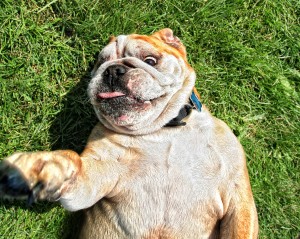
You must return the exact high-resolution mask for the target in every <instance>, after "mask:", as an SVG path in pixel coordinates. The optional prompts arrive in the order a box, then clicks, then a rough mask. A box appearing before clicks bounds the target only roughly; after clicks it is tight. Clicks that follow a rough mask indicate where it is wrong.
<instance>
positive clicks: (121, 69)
mask: <svg viewBox="0 0 300 239" xmlns="http://www.w3.org/2000/svg"><path fill="white" fill-rule="evenodd" d="M115 71H116V75H118V76H121V75H124V74H125V72H126V69H125V67H123V66H117V67H116V69H115Z"/></svg>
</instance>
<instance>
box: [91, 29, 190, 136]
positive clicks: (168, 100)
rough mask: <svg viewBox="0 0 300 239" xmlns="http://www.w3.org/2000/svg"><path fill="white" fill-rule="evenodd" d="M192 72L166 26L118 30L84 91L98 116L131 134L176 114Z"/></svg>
mask: <svg viewBox="0 0 300 239" xmlns="http://www.w3.org/2000/svg"><path fill="white" fill-rule="evenodd" d="M194 80H195V75H194V71H193V70H192V68H191V67H190V66H189V65H188V63H187V62H186V54H185V48H184V46H183V45H182V44H181V42H180V41H179V39H178V38H177V37H174V36H173V33H172V31H171V30H170V29H163V30H161V31H159V32H157V33H155V34H153V35H151V36H142V35H135V34H134V35H127V36H125V35H121V36H118V37H116V38H113V39H112V40H111V41H110V43H109V44H108V45H107V46H106V47H105V48H104V49H103V50H102V51H101V52H100V55H99V58H98V62H97V63H96V66H95V68H94V70H93V72H92V80H91V82H90V84H89V88H88V93H89V97H90V99H91V103H92V104H93V106H94V108H95V111H96V113H97V116H98V118H99V119H100V121H101V122H102V123H103V124H104V125H105V126H106V127H108V128H110V129H113V130H115V131H118V132H123V133H129V134H143V133H149V132H152V131H155V130H157V129H159V128H160V127H162V126H163V125H165V124H166V123H168V122H169V121H170V120H171V119H173V118H174V117H176V116H177V113H178V112H179V110H180V108H181V107H182V106H183V105H184V104H185V102H186V101H187V99H188V97H189V94H190V92H191V91H192V88H193V85H194Z"/></svg>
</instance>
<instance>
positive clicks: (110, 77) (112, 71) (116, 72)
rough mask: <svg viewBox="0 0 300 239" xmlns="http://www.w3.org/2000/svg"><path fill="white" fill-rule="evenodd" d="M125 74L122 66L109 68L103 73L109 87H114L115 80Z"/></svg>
mask: <svg viewBox="0 0 300 239" xmlns="http://www.w3.org/2000/svg"><path fill="white" fill-rule="evenodd" d="M125 73H126V68H125V67H124V66H123V65H112V66H109V67H108V68H107V69H106V70H105V71H104V73H103V76H104V80H105V81H106V83H107V84H108V85H109V86H110V87H112V88H113V87H114V85H115V83H116V80H118V79H119V78H120V77H121V76H123V75H124V74H125Z"/></svg>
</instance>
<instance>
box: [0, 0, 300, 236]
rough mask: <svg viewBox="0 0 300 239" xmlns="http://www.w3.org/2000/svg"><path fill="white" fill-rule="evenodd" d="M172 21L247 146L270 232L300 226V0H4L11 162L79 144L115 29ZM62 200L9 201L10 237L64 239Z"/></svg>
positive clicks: (3, 227)
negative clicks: (94, 73) (95, 72)
mask: <svg viewBox="0 0 300 239" xmlns="http://www.w3.org/2000/svg"><path fill="white" fill-rule="evenodd" d="M164 27H170V28H172V29H173V30H174V33H175V34H176V35H177V36H179V37H180V39H181V40H182V41H183V42H184V44H185V45H186V47H187V51H188V59H189V61H190V63H191V64H192V66H193V67H194V68H195V70H196V72H197V76H198V78H197V83H196V86H197V88H198V90H199V92H200V94H201V97H202V103H204V104H206V105H207V106H208V107H209V108H210V110H211V112H212V113H213V114H214V115H216V116H217V117H219V118H221V119H223V120H224V121H226V122H227V123H228V124H229V126H230V127H231V128H232V129H233V131H234V133H235V134H236V135H237V136H238V138H239V140H240V141H241V143H242V145H243V146H244V148H245V151H246V154H247V162H248V169H249V174H250V178H251V184H252V188H253V193H254V197H255V201H256V205H257V210H258V214H259V222H260V238H271V239H274V238H278V239H281V238H282V239H293V238H296V237H297V235H298V234H299V232H300V153H299V149H300V139H299V137H300V95H299V94H300V93H299V90H300V72H299V71H300V59H299V58H300V57H299V52H300V2H299V1H298V0H261V1H259V0H256V1H252V0H246V1H241V0H236V1H231V0H198V1H196V0H195V1H191V0H186V1H171V0H166V1H163V0H158V1H152V0H147V1H145V0H139V1H133V0H127V1H125V0H118V1H110V0H97V1H96V0H81V1H79V0H68V1H66V0H52V1H43V0H28V1H21V0H2V1H1V2H0V159H2V158H4V157H6V156H8V155H9V154H11V153H13V152H15V151H37V150H53V149H58V148H69V149H73V150H75V151H77V152H80V151H81V150H82V149H83V147H84V144H85V142H86V139H87V137H88V135H89V132H90V131H91V129H92V127H93V125H94V124H95V122H96V118H95V116H94V113H93V110H92V108H91V106H90V105H89V102H88V99H87V94H86V86H87V83H88V81H89V72H90V70H91V67H92V65H93V63H94V60H95V56H96V54H97V53H98V52H99V50H100V49H101V48H102V47H103V46H104V45H105V44H106V43H107V41H108V38H109V36H111V35H118V34H129V33H133V32H136V33H140V34H150V33H152V32H154V31H156V30H158V29H161V28H164ZM71 218H72V215H70V213H68V212H66V211H65V210H64V209H63V208H62V207H61V206H60V205H59V204H51V203H38V204H36V205H34V206H33V207H32V208H28V207H27V206H26V204H25V203H22V202H8V201H3V200H2V201H0V238H1V239H17V238H18V239H19V238H20V239H25V238H26V239H27V238H30V239H38V238H47V239H52V238H53V239H54V238H55V239H61V238H65V237H66V236H67V235H68V232H69V231H70V226H71V225H70V224H71V222H72V220H71Z"/></svg>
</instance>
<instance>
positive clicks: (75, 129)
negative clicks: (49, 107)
mask: <svg viewBox="0 0 300 239" xmlns="http://www.w3.org/2000/svg"><path fill="white" fill-rule="evenodd" d="M89 72H90V71H88V73H86V74H85V75H84V76H83V77H82V79H81V80H80V82H79V83H78V84H77V85H76V86H74V87H73V88H72V89H71V90H70V91H69V93H68V94H67V95H66V96H65V97H64V99H63V109H62V110H61V111H60V112H59V113H58V114H57V115H56V117H55V119H54V121H53V123H52V125H51V127H50V140H51V143H52V148H51V149H52V150H57V149H71V150H74V151H76V152H77V153H81V151H82V150H83V149H84V147H85V145H86V141H87V139H88V136H89V134H90V133H91V130H92V128H93V127H94V126H95V124H96V122H97V118H96V115H95V113H94V110H93V108H92V106H91V105H90V103H89V102H88V97H87V91H86V89H87V86H88V81H89Z"/></svg>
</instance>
